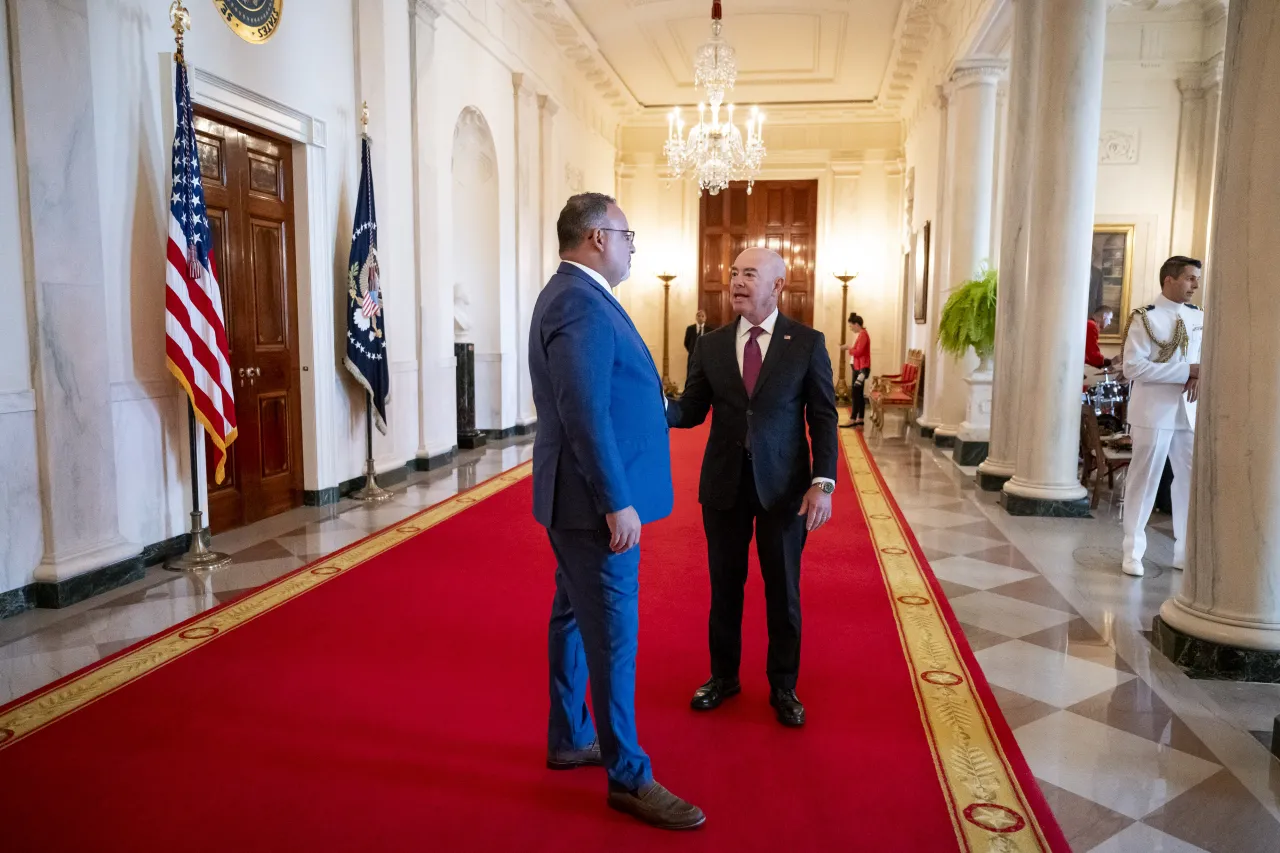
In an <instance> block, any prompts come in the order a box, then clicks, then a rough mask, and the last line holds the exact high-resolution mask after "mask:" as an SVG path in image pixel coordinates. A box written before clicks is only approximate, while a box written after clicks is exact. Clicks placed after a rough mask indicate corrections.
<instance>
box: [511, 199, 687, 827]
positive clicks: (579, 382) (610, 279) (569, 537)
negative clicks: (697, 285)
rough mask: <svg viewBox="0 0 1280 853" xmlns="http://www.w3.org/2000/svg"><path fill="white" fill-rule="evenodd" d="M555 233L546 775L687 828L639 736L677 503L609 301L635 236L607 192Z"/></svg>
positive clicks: (545, 387) (538, 307)
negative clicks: (660, 528)
mask: <svg viewBox="0 0 1280 853" xmlns="http://www.w3.org/2000/svg"><path fill="white" fill-rule="evenodd" d="M556 230H557V232H558V236H559V240H560V258H561V260H562V263H561V264H560V268H559V269H558V270H557V271H556V273H555V275H553V276H552V277H551V280H550V281H549V282H548V283H547V286H546V287H545V288H544V289H543V290H542V292H541V293H540V294H539V295H538V301H537V303H536V304H535V305H534V308H533V322H532V325H531V327H530V330H529V372H530V375H531V378H532V381H533V400H534V403H535V405H536V406H537V410H538V432H537V437H536V438H535V440H534V445H533V515H534V518H536V519H537V520H538V523H539V524H542V525H543V526H544V527H546V528H547V536H548V538H549V539H550V540H551V548H552V550H553V551H554V552H555V555H556V562H557V565H556V594H555V599H554V602H553V604H552V607H551V624H550V628H549V631H548V653H549V658H550V670H551V678H550V686H551V713H550V720H549V722H548V726H547V766H548V767H550V768H552V769H554V770H568V769H572V768H574V767H582V766H588V765H600V764H603V765H604V766H605V768H606V769H607V771H608V777H609V793H608V804H609V806H610V807H611V808H614V809H617V810H619V811H622V812H626V813H628V814H631V815H633V816H635V817H637V818H639V819H640V820H643V821H645V822H646V823H650V824H653V825H655V826H660V827H663V828H666V829H691V828H693V827H695V826H699V825H700V824H702V822H703V821H704V820H705V817H704V816H703V814H702V811H701V810H700V809H699V808H698V807H697V806H694V805H692V804H690V803H687V802H685V801H684V800H682V799H680V798H679V797H676V796H675V795H674V794H672V793H671V792H669V791H667V790H666V789H665V788H664V787H662V786H661V785H659V784H658V783H657V782H655V781H654V779H653V773H652V771H651V770H650V767H649V757H648V756H647V755H646V754H645V752H644V750H643V749H641V748H640V743H639V741H638V738H637V736H636V725H635V678H636V648H637V645H638V631H639V592H640V574H639V572H640V529H641V525H643V524H647V523H648V522H651V521H657V520H658V519H660V518H664V517H666V516H667V515H669V514H670V513H671V503H672V495H671V451H670V445H669V443H668V439H667V424H666V421H665V418H664V416H663V411H662V409H663V406H664V405H665V401H664V400H663V396H662V381H661V379H660V378H659V376H658V371H657V369H656V368H655V367H654V364H653V358H652V357H651V356H650V355H649V349H648V347H647V346H645V343H644V341H643V340H641V338H640V335H639V333H638V332H637V331H636V328H635V326H634V325H633V324H632V322H631V318H630V317H628V316H627V312H626V311H625V310H623V308H622V306H621V305H620V304H619V303H618V300H617V299H616V298H615V297H614V295H613V288H615V287H617V286H618V285H619V284H620V283H621V282H622V281H623V280H625V279H626V278H627V276H628V275H629V274H630V271H631V255H632V253H633V252H635V232H633V231H630V230H628V228H627V218H626V216H625V215H624V214H623V212H622V210H621V209H619V207H618V206H617V204H616V203H615V202H614V200H613V199H612V198H610V197H609V196H606V195H602V194H600V193H584V194H581V195H575V196H573V197H572V198H570V199H569V201H568V203H567V204H566V205H565V207H564V210H563V211H561V213H560V219H559V222H558V223H557V226H556ZM588 674H589V675H590V685H591V699H592V705H593V707H594V709H595V719H596V724H597V725H596V726H595V727H593V726H592V721H591V714H590V713H589V712H588V710H587V702H586V697H587V683H588ZM597 733H598V738H597Z"/></svg>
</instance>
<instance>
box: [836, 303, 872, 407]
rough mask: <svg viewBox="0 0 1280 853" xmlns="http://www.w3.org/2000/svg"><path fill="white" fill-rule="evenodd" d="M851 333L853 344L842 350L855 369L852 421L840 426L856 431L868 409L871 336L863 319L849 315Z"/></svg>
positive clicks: (852, 392) (851, 390) (843, 345)
mask: <svg viewBox="0 0 1280 853" xmlns="http://www.w3.org/2000/svg"><path fill="white" fill-rule="evenodd" d="M849 331H850V333H851V334H852V335H853V343H852V344H842V345H841V346H840V349H841V350H842V351H845V352H848V353H849V366H850V367H851V368H853V384H852V385H851V386H850V393H851V394H852V395H853V413H852V419H851V420H850V421H849V423H847V424H841V425H840V426H842V427H844V428H846V429H849V428H853V429H856V428H858V427H860V426H862V425H863V420H864V414H865V412H866V408H867V397H866V391H867V379H868V377H870V376H871V336H870V335H868V334H867V330H866V328H865V327H864V326H863V323H862V317H861V316H859V315H858V314H856V313H855V314H850V315H849Z"/></svg>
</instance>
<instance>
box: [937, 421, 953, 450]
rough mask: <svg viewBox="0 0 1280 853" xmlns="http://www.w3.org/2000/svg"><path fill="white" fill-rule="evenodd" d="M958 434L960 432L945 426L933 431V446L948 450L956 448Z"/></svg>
mask: <svg viewBox="0 0 1280 853" xmlns="http://www.w3.org/2000/svg"><path fill="white" fill-rule="evenodd" d="M957 432H958V430H957V429H956V428H955V427H949V426H946V425H945V424H944V425H943V426H940V427H937V428H936V429H934V431H933V446H934V447H946V448H950V447H955V446H956V433H957Z"/></svg>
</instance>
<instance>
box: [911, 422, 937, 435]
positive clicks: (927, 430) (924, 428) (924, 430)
mask: <svg viewBox="0 0 1280 853" xmlns="http://www.w3.org/2000/svg"><path fill="white" fill-rule="evenodd" d="M916 426H918V427H920V437H921V438H933V431H934V430H935V429H937V427H932V426H929V425H928V424H916Z"/></svg>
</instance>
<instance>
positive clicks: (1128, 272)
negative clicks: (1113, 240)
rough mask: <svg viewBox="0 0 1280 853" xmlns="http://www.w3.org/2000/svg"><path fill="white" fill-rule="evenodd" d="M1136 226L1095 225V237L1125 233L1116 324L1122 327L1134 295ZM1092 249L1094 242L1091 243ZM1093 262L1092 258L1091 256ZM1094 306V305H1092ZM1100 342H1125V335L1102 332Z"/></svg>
mask: <svg viewBox="0 0 1280 853" xmlns="http://www.w3.org/2000/svg"><path fill="white" fill-rule="evenodd" d="M1135 228H1136V226H1134V225H1111V224H1107V225H1094V226H1093V238H1094V239H1097V237H1098V235H1100V234H1123V235H1124V275H1123V276H1122V277H1121V282H1120V305H1119V306H1117V308H1116V325H1117V326H1119V327H1120V329H1122V330H1123V329H1124V325H1125V323H1126V322H1127V321H1128V319H1129V305H1130V301H1131V300H1132V297H1133V234H1134V230H1135ZM1090 249H1092V243H1091V244H1090ZM1090 263H1091V264H1092V258H1090ZM1090 308H1092V306H1090ZM1098 342H1099V343H1103V344H1123V343H1124V335H1123V334H1122V333H1113V334H1100V335H1099V336H1098Z"/></svg>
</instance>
